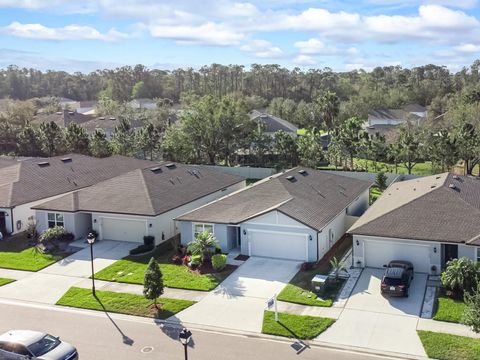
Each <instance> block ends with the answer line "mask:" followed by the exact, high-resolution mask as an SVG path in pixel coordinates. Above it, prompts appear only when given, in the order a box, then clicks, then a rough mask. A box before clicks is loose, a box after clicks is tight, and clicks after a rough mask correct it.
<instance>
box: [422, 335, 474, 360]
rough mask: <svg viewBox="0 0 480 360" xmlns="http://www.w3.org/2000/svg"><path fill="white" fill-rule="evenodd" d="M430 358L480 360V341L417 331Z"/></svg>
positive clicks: (440, 359) (439, 359)
mask: <svg viewBox="0 0 480 360" xmlns="http://www.w3.org/2000/svg"><path fill="white" fill-rule="evenodd" d="M417 333H418V336H419V337H420V340H421V341H422V344H423V347H424V348H425V352H426V353H427V355H428V357H429V358H432V359H438V360H480V339H472V338H468V337H463V336H457V335H450V334H442V333H435V332H430V331H417Z"/></svg>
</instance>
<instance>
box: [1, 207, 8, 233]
mask: <svg viewBox="0 0 480 360" xmlns="http://www.w3.org/2000/svg"><path fill="white" fill-rule="evenodd" d="M0 232H1V233H2V234H3V236H5V235H6V234H7V219H6V218H5V213H4V212H3V211H0Z"/></svg>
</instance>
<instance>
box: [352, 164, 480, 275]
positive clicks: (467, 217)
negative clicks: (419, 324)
mask: <svg viewBox="0 0 480 360" xmlns="http://www.w3.org/2000/svg"><path fill="white" fill-rule="evenodd" d="M348 232H349V233H351V234H352V235H353V263H354V264H353V265H354V266H357V267H366V266H367V267H374V268H381V267H382V266H383V265H385V264H387V263H388V262H389V261H391V260H407V261H410V262H412V263H413V265H414V267H415V271H417V272H423V273H432V274H439V273H440V271H441V270H442V269H444V268H445V264H446V263H447V262H448V261H449V260H450V259H453V258H458V257H463V256H465V257H467V258H469V259H471V260H476V261H479V260H480V180H479V179H478V178H474V177H463V176H457V175H453V174H450V173H444V174H440V175H432V176H427V177H422V178H418V179H413V180H408V181H403V182H397V183H393V184H391V185H390V186H389V187H388V188H387V189H386V190H385V192H384V193H383V195H382V196H381V197H380V198H379V199H378V200H377V201H375V203H374V204H373V205H372V206H371V207H370V208H369V209H368V211H367V212H366V213H365V214H364V215H363V216H362V217H361V218H360V219H359V220H358V221H357V222H356V223H355V224H354V225H353V226H352V227H351V228H350V229H349V230H348Z"/></svg>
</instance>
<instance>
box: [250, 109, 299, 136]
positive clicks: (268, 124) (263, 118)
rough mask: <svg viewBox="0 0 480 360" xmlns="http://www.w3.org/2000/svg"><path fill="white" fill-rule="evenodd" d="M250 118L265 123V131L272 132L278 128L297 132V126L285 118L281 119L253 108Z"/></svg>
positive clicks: (278, 129)
mask: <svg viewBox="0 0 480 360" xmlns="http://www.w3.org/2000/svg"><path fill="white" fill-rule="evenodd" d="M250 118H251V119H252V120H254V121H257V122H260V123H262V124H264V125H265V132H267V133H274V132H277V131H280V130H283V131H286V132H293V133H295V134H296V133H297V130H298V127H297V126H296V125H294V124H292V123H291V122H288V121H287V120H284V119H281V118H279V117H277V116H273V115H270V114H267V113H262V112H260V111H257V110H253V111H252V112H251V113H250Z"/></svg>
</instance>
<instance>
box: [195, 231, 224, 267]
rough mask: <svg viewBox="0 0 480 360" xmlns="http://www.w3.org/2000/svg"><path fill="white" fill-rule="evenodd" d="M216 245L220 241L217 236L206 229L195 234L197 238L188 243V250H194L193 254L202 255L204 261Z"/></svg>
mask: <svg viewBox="0 0 480 360" xmlns="http://www.w3.org/2000/svg"><path fill="white" fill-rule="evenodd" d="M216 246H218V241H217V239H215V236H213V234H212V233H210V232H208V231H204V232H201V233H198V234H196V235H195V240H193V241H192V242H190V244H188V250H190V251H191V252H192V255H200V256H201V257H202V262H204V261H205V260H207V259H208V258H209V256H210V255H211V252H212V250H213V249H214V248H215V247H216Z"/></svg>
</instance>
